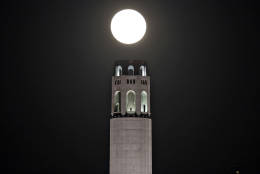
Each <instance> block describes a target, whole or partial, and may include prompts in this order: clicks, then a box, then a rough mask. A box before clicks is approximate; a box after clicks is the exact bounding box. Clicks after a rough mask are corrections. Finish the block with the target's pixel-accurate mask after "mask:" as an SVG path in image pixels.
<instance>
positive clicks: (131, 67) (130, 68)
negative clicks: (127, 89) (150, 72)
mask: <svg viewBox="0 0 260 174" xmlns="http://www.w3.org/2000/svg"><path fill="white" fill-rule="evenodd" d="M134 71H135V68H134V66H133V65H129V66H128V75H134Z"/></svg>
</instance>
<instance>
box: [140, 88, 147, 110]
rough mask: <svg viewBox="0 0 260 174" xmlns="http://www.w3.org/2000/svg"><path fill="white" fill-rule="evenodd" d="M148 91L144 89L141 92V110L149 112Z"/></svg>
mask: <svg viewBox="0 0 260 174" xmlns="http://www.w3.org/2000/svg"><path fill="white" fill-rule="evenodd" d="M147 110H148V107H147V92H146V91H142V92H141V112H147Z"/></svg>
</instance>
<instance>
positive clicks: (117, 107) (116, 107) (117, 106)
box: [114, 91, 121, 112]
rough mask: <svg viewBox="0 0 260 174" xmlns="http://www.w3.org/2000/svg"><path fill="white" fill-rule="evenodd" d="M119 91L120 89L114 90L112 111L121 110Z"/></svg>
mask: <svg viewBox="0 0 260 174" xmlns="http://www.w3.org/2000/svg"><path fill="white" fill-rule="evenodd" d="M120 103H121V93H120V91H116V92H115V96H114V112H121V104H120Z"/></svg>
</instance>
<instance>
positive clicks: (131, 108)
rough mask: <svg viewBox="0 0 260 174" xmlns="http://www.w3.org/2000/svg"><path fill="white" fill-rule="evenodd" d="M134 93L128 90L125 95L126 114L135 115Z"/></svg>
mask: <svg viewBox="0 0 260 174" xmlns="http://www.w3.org/2000/svg"><path fill="white" fill-rule="evenodd" d="M135 96H136V95H135V92H134V91H132V90H130V91H128V92H127V93H126V112H127V113H128V114H134V113H135V108H136V107H135V98H136V97H135Z"/></svg>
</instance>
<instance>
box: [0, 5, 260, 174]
mask: <svg viewBox="0 0 260 174" xmlns="http://www.w3.org/2000/svg"><path fill="white" fill-rule="evenodd" d="M1 6H2V10H1V13H2V15H1V16H2V17H4V19H3V20H2V24H3V26H2V27H1V28H2V29H3V30H4V38H3V39H2V40H3V42H4V49H3V51H2V55H1V62H2V63H1V75H2V76H1V79H2V80H1V81H2V82H3V83H2V85H1V89H2V92H3V93H4V94H3V95H2V96H3V97H1V98H2V100H4V104H2V106H3V109H2V114H1V119H2V120H1V123H2V125H3V126H2V129H3V132H4V136H3V137H2V141H1V144H2V145H3V147H2V148H1V151H2V153H1V158H2V161H4V162H2V163H1V170H2V172H0V173H26V174H28V173H42V174H47V173H48V174H49V173H63V174H64V173H75V174H76V173H82V174H83V173H89V174H95V173H97V174H100V173H103V174H104V173H106V174H108V158H109V154H108V149H109V147H108V145H109V138H108V133H109V132H108V130H109V114H110V98H111V76H112V71H113V63H114V61H115V60H118V59H143V60H146V61H147V63H148V65H149V68H150V72H151V74H150V75H151V94H152V96H151V97H152V98H151V104H152V116H153V173H154V174H229V173H230V174H232V173H234V172H235V170H237V169H239V170H240V173H241V174H256V173H257V172H258V173H259V172H260V170H259V166H258V165H259V163H258V164H257V161H256V160H257V157H258V155H257V145H256V139H257V138H258V134H257V133H256V131H257V129H258V128H257V127H256V125H257V122H256V121H257V118H256V116H257V112H258V111H259V102H256V90H257V88H258V87H259V86H257V84H256V81H257V75H256V71H257V70H256V67H257V64H256V61H255V59H256V58H257V56H255V53H256V51H255V50H256V49H257V44H256V42H258V46H259V37H258V32H259V24H258V22H259V20H258V19H257V14H256V12H257V10H258V9H259V8H258V7H257V6H256V4H255V3H254V2H251V1H238V0H233V1H227V0H220V1H219V0H214V1H206V0H204V1H202V0H199V1H193V0H175V1H159V0H158V1H144V0H132V1H130V0H126V1H116V0H113V1H108V0H107V1H87V0H84V1H83V0H82V1H8V3H3V2H2V5H1ZM124 8H133V9H136V10H137V11H139V12H141V13H142V14H143V16H144V17H145V18H146V21H147V24H148V29H147V33H146V35H145V37H144V39H143V40H142V41H141V42H139V43H137V44H135V45H132V46H125V45H122V44H120V43H119V42H117V41H116V40H115V39H114V38H113V36H112V35H111V32H110V21H111V18H112V16H113V15H114V13H115V12H117V11H119V10H120V9H124ZM258 58H259V57H258ZM257 108H258V109H257ZM258 151H259V148H258ZM4 170H5V171H8V172H3V171H4Z"/></svg>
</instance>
